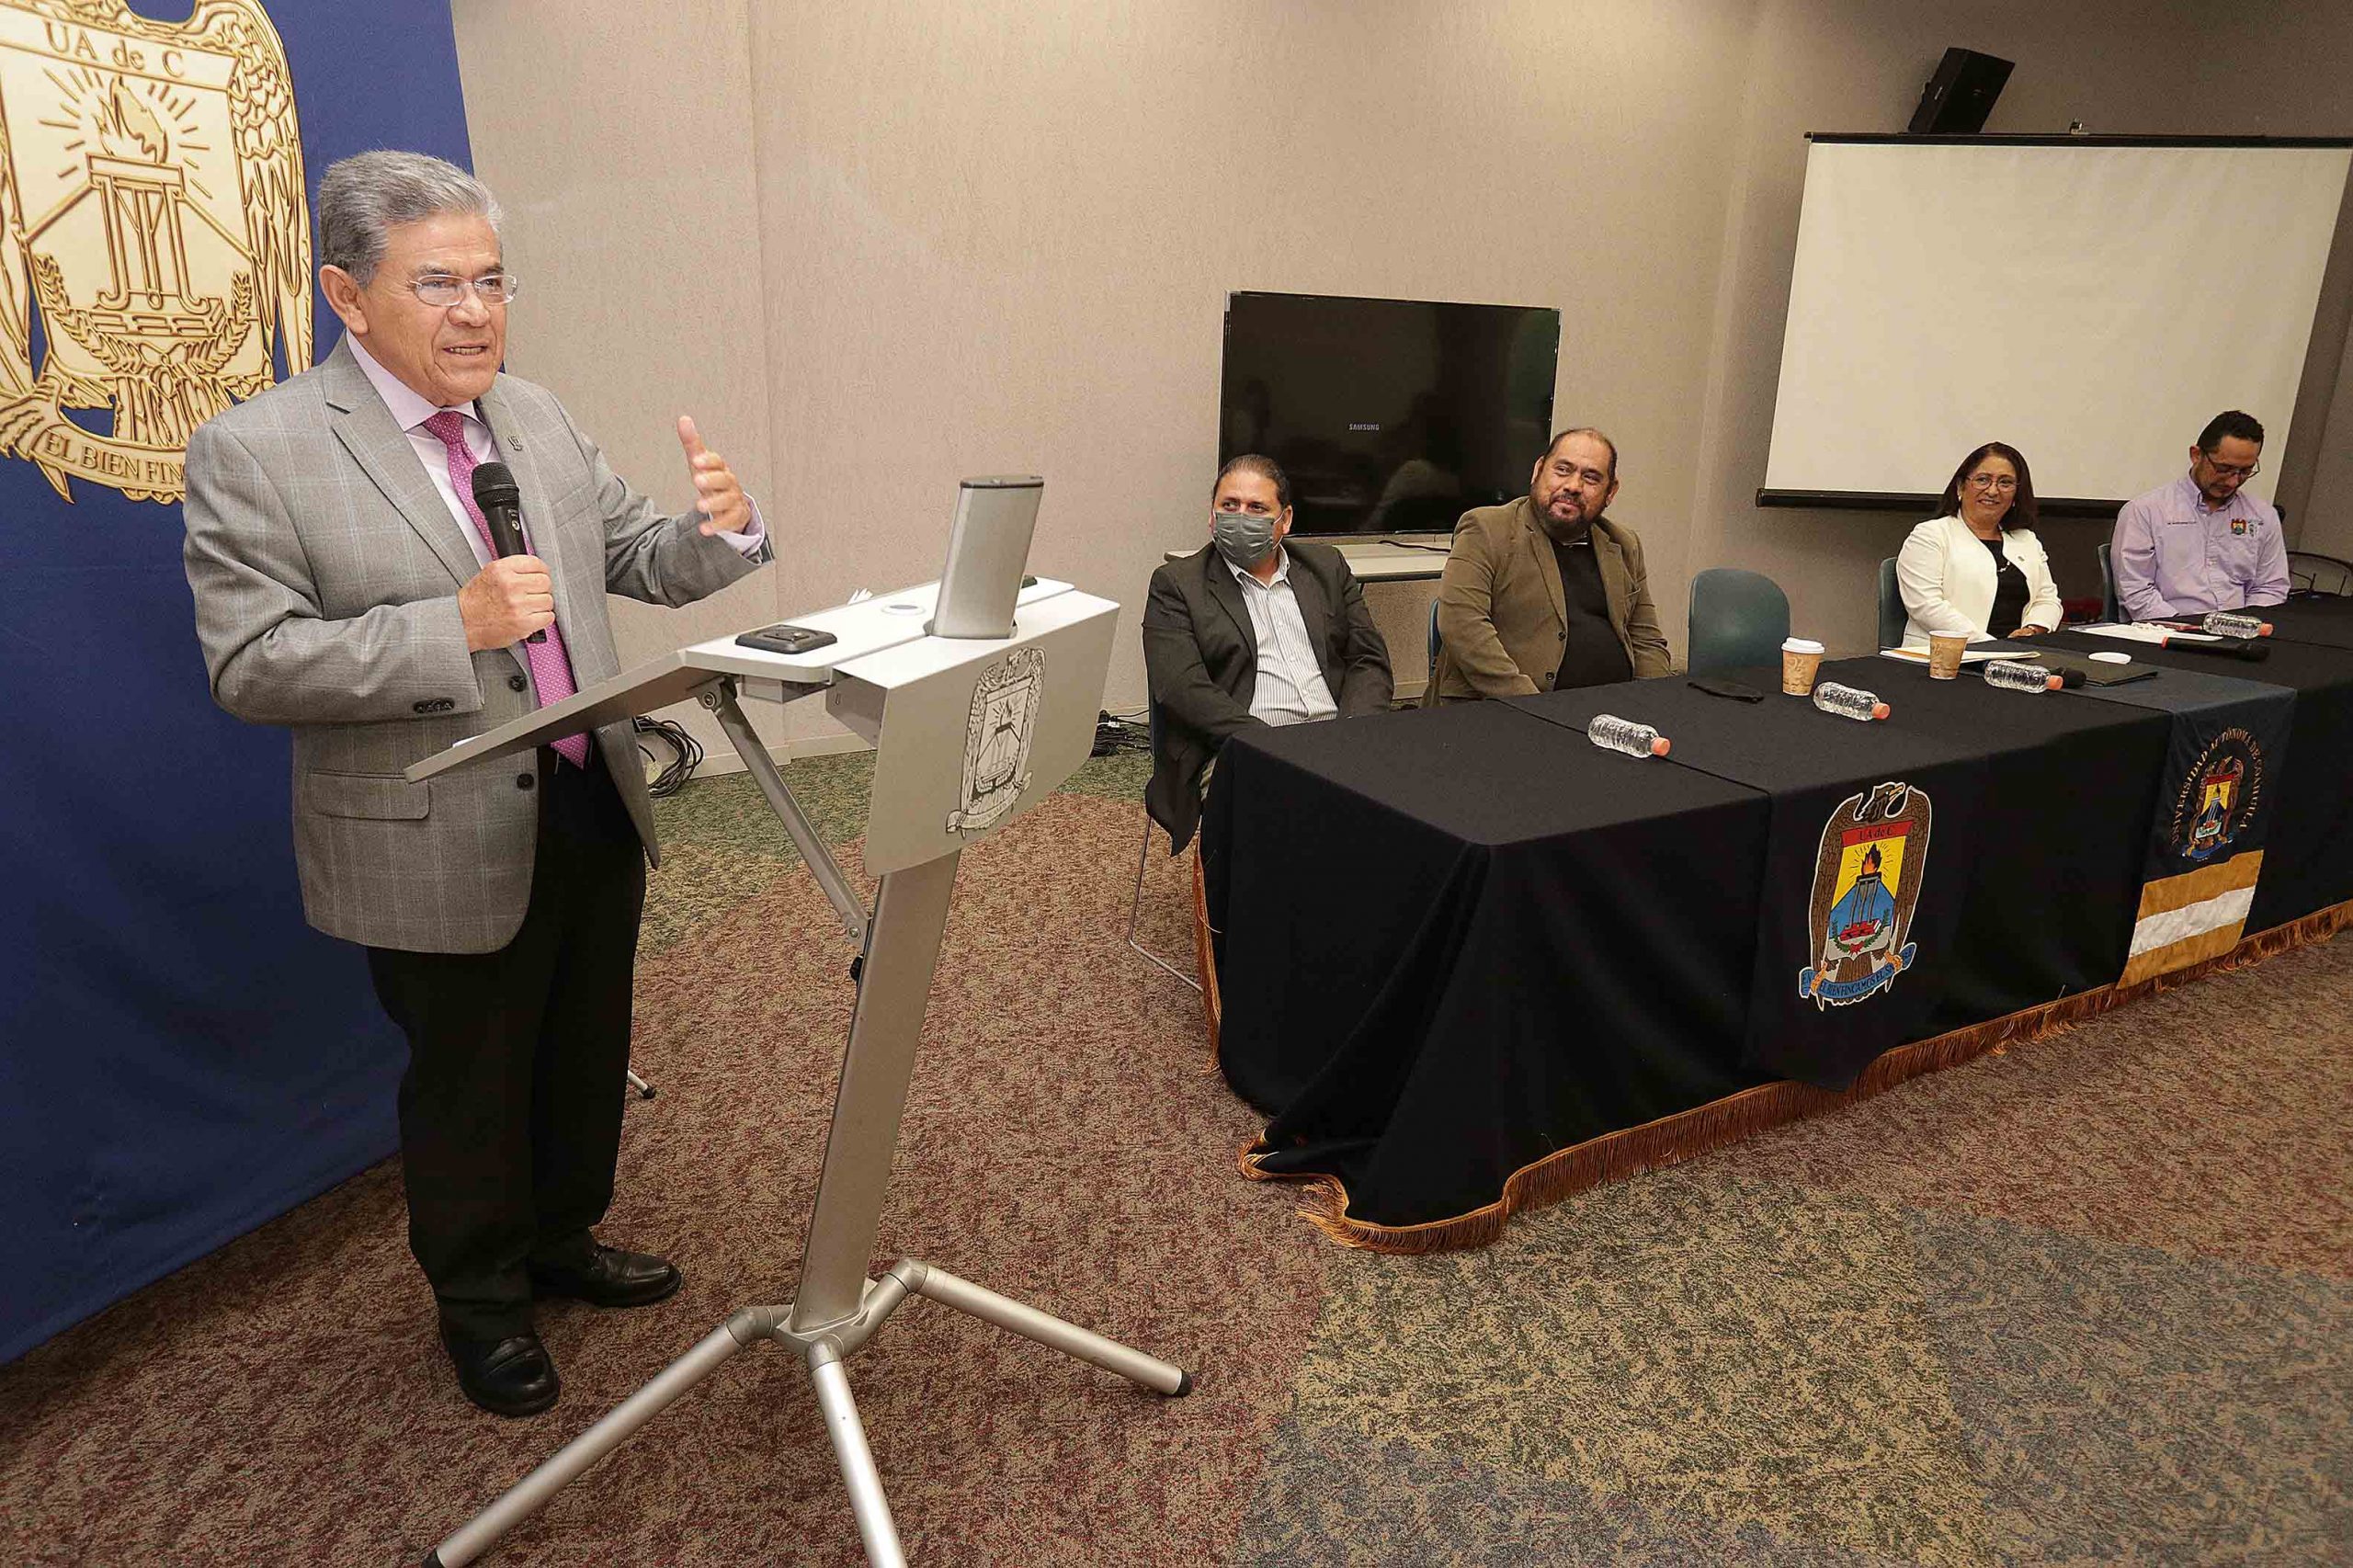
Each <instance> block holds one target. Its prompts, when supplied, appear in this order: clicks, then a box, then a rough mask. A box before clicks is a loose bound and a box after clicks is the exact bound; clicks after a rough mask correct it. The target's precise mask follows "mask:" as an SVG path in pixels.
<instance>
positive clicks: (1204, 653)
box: [1143, 453, 1391, 852]
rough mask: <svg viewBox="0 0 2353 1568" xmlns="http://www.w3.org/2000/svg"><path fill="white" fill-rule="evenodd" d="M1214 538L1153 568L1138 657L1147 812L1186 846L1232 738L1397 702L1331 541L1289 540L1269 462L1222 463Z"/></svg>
mask: <svg viewBox="0 0 2353 1568" xmlns="http://www.w3.org/2000/svg"><path fill="white" fill-rule="evenodd" d="M1212 494H1213V501H1212V506H1211V515H1210V542H1209V543H1208V544H1206V545H1203V546H1202V547H1201V548H1200V549H1199V550H1198V551H1194V552H1193V553H1192V554H1190V555H1188V556H1186V557H1184V558H1183V559H1181V560H1177V561H1171V562H1168V563H1167V564H1166V565H1165V566H1163V567H1161V568H1160V570H1158V571H1157V572H1154V574H1152V592H1151V596H1150V597H1148V598H1147V599H1146V600H1145V603H1144V611H1143V664H1144V674H1145V676H1146V678H1147V679H1148V680H1149V681H1150V682H1151V686H1152V699H1153V700H1154V702H1156V703H1158V704H1159V705H1160V721H1161V733H1160V745H1159V748H1158V750H1157V751H1156V753H1155V754H1154V756H1153V759H1152V782H1151V784H1150V785H1149V786H1147V787H1146V789H1145V790H1144V808H1145V809H1146V810H1147V811H1149V812H1151V813H1152V820H1153V821H1154V822H1156V823H1158V824H1160V825H1161V826H1162V827H1164V828H1165V829H1166V830H1167V832H1168V837H1169V843H1170V847H1171V850H1172V852H1173V851H1174V850H1176V849H1182V848H1183V847H1184V846H1185V845H1186V843H1187V842H1188V840H1189V839H1191V837H1192V836H1193V829H1194V827H1195V826H1196V825H1197V824H1199V820H1200V814H1201V808H1200V781H1201V776H1202V774H1203V773H1204V772H1206V771H1207V770H1208V767H1209V765H1210V760H1211V758H1212V757H1214V756H1216V755H1217V751H1218V748H1219V747H1220V746H1222V745H1223V744H1225V739H1226V737H1227V736H1228V735H1231V734H1233V733H1234V732H1235V731H1236V730H1242V729H1246V728H1248V727H1249V726H1250V725H1252V724H1300V723H1304V722H1307V721H1308V720H1311V719H1329V718H1333V717H1335V716H1336V715H1353V714H1358V713H1378V712H1380V711H1381V710H1383V709H1386V708H1387V707H1388V706H1389V698H1390V691H1391V684H1390V677H1389V648H1388V645H1387V644H1386V643H1384V642H1382V641H1381V632H1380V630H1379V629H1378V628H1376V627H1375V626H1374V625H1373V624H1372V617H1371V616H1370V614H1368V613H1367V612H1366V610H1365V608H1364V596H1363V595H1362V594H1361V593H1360V592H1358V588H1357V579H1356V574H1354V573H1352V572H1350V571H1349V570H1348V563H1347V561H1346V560H1344V559H1343V558H1342V557H1341V555H1340V552H1339V551H1336V550H1334V549H1333V548H1332V547H1331V546H1329V545H1324V544H1306V543H1286V542H1285V541H1284V537H1283V536H1284V535H1286V534H1288V533H1290V519H1291V512H1290V480H1289V479H1288V478H1287V477H1285V476H1284V473H1283V471H1282V469H1281V468H1280V467H1279V466H1278V465H1277V464H1276V462H1275V460H1273V459H1272V458H1266V457H1260V456H1258V455H1257V454H1256V453H1248V454H1245V455H1244V456H1242V457H1238V458H1235V459H1234V460H1233V461H1232V462H1229V463H1227V464H1226V465H1225V467H1224V468H1223V469H1222V471H1220V472H1219V474H1218V476H1217V488H1216V490H1215V491H1214V492H1213V493H1212Z"/></svg>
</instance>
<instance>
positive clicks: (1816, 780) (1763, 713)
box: [1201, 602, 2353, 1250]
mask: <svg viewBox="0 0 2353 1568" xmlns="http://www.w3.org/2000/svg"><path fill="white" fill-rule="evenodd" d="M2266 613H2267V614H2268V613H2270V612H2266ZM2276 625H2277V628H2278V631H2277V634H2276V635H2275V636H2274V637H2273V638H2271V639H2268V640H2267V641H2268V644H2269V656H2268V658H2267V660H2266V661H2265V662H2264V663H2262V664H2259V665H2254V664H2239V663H2234V662H2229V661H2223V660H2218V659H2214V658H2211V657H2208V656H2202V655H2199V654H2195V653H2178V652H2175V651H2172V650H2152V649H2149V648H2145V647H2143V646H2138V645H2134V646H2131V647H2129V648H2127V649H2126V651H2128V652H2130V653H2132V655H2133V657H2134V658H2135V659H2136V660H2140V661H2143V662H2145V663H2149V664H2152V665H2156V666H2158V668H2159V671H2160V673H2159V674H2158V675H2157V676H2155V677H2154V678H2153V679H2149V680H2146V681H2141V682H2135V683H2132V684H2130V685H2123V686H2117V687H2106V688H2100V689H2097V690H2095V689H2092V688H2088V687H2087V688H2083V689H2079V690H2078V689H2070V690H2063V691H2056V692H2048V693H2043V694H2039V695H2037V694H2021V693H2017V692H2011V691H2004V690H2000V689H1996V688H1994V687H1988V686H1986V685H1985V684H1984V682H1983V681H1981V680H1979V679H1977V678H1975V677H1974V676H1970V675H1964V676H1962V677H1961V678H1960V679H1957V680H1952V681H1936V680H1931V679H1930V678H1929V677H1928V675H1927V671H1926V670H1925V669H1924V668H1921V667H1919V666H1917V665H1906V664H1903V663H1899V662H1896V661H1893V660H1888V659H1879V658H1860V659H1850V660H1842V661H1836V662H1834V663H1831V664H1828V665H1824V669H1823V670H1822V673H1821V678H1822V679H1824V680H1838V681H1843V682H1845V683H1847V684H1848V685H1853V686H1860V687H1869V688H1870V689H1872V690H1875V691H1876V692H1878V694H1879V695H1880V696H1881V699H1884V700H1886V701H1887V702H1888V703H1889V704H1890V705H1891V709H1892V711H1891V713H1890V716H1889V717H1888V718H1887V719H1885V720H1882V721H1879V722H1869V723H1864V722H1856V721H1853V720H1848V719H1844V718H1839V717H1836V716H1835V715H1831V714H1827V713H1824V712H1822V711H1820V710H1816V709H1815V708H1814V707H1813V704H1812V703H1811V702H1809V701H1807V700H1805V699H1801V698H1790V697H1785V696H1783V695H1781V693H1780V691H1779V672H1778V671H1777V670H1766V669H1758V670H1754V671H1746V672H1740V673H1738V674H1736V675H1735V676H1733V678H1734V679H1735V680H1737V681H1740V682H1742V683H1744V684H1745V685H1747V686H1748V687H1752V688H1754V689H1755V690H1756V691H1760V692H1764V693H1766V694H1767V695H1766V697H1765V699H1764V700H1763V701H1761V702H1756V703H1747V702H1742V701H1738V700H1735V699H1727V698H1724V697H1722V696H1718V695H1715V694H1712V693H1710V692H1706V691H1702V690H1700V689H1699V688H1698V687H1694V686H1693V685H1691V684H1690V683H1689V682H1688V681H1687V680H1685V679H1684V678H1683V677H1681V676H1669V677H1665V678H1662V679H1657V680H1650V681H1634V682H1627V683H1623V684H1620V685H1615V686H1608V687H1590V688H1586V689H1583V690H1574V691H1565V692H1554V693H1548V694H1545V695H1542V696H1538V697H1530V698H1521V699H1509V700H1506V701H1500V702H1482V703H1472V704H1465V705H1460V706H1449V707H1445V708H1439V709H1436V710H1410V711H1401V712H1395V713H1388V714H1381V715H1376V716H1373V717H1370V718H1363V719H1353V720H1348V721H1345V722H1331V723H1323V724H1307V725H1300V726H1295V727H1290V728H1282V729H1256V730H1252V731H1249V732H1246V733H1243V734H1241V735H1238V736H1236V737H1234V739H1233V740H1232V741H1230V742H1229V743H1228V744H1227V745H1226V747H1225V749H1224V751H1223V753H1222V756H1221V757H1220V759H1219V762H1218V766H1217V768H1216V771H1215V776H1214V779H1213V781H1212V784H1211V790H1210V796H1209V800H1208V802H1207V806H1206V810H1205V814H1204V817H1203V822H1202V841H1201V842H1202V864H1203V868H1204V872H1205V878H1204V882H1205V889H1206V898H1207V903H1208V911H1207V913H1208V918H1209V924H1210V926H1211V932H1212V955H1213V960H1214V963H1215V971H1216V977H1217V982H1218V985H1217V994H1218V998H1219V1014H1218V1019H1217V1035H1218V1061H1219V1065H1220V1067H1221V1069H1222V1071H1223V1073H1224V1074H1225V1077H1226V1080H1227V1082H1228V1083H1229V1085H1232V1087H1233V1090H1234V1092H1235V1093H1237V1094H1238V1095H1240V1096H1242V1097H1243V1098H1244V1099H1245V1101H1247V1102H1248V1103H1249V1104H1250V1105H1252V1106H1253V1107H1254V1108H1256V1109H1258V1110H1259V1111H1260V1112H1261V1113H1263V1114H1264V1115H1265V1116H1266V1117H1267V1126H1266V1128H1265V1131H1264V1132H1263V1134H1262V1135H1261V1137H1260V1139H1259V1140H1258V1142H1256V1145H1255V1146H1253V1147H1252V1148H1251V1149H1250V1150H1249V1151H1247V1152H1246V1153H1245V1169H1246V1170H1248V1171H1249V1173H1250V1174H1252V1175H1254V1176H1262V1177H1273V1178H1291V1179H1306V1180H1312V1181H1313V1182H1315V1183H1316V1186H1317V1187H1318V1189H1319V1191H1320V1194H1321V1199H1320V1201H1321V1204H1322V1212H1321V1214H1320V1215H1316V1214H1315V1211H1314V1210H1311V1215H1312V1216H1314V1217H1316V1219H1317V1222H1318V1223H1319V1224H1323V1225H1324V1228H1325V1229H1326V1230H1328V1231H1331V1232H1332V1233H1335V1234H1336V1235H1340V1236H1341V1237H1342V1238H1343V1239H1347V1240H1352V1241H1357V1242H1359V1243H1362V1244H1369V1245H1376V1246H1384V1247H1388V1248H1391V1249H1392V1250H1423V1249H1424V1248H1426V1247H1427V1248H1435V1247H1440V1246H1449V1245H1466V1244H1477V1243H1478V1242H1480V1241H1483V1240H1485V1239H1489V1238H1491V1237H1492V1236H1493V1234H1495V1231H1496V1229H1497V1227H1499V1226H1500V1224H1501V1221H1502V1216H1503V1214H1504V1213H1505V1212H1506V1210H1508V1209H1510V1208H1514V1207H1520V1206H1525V1205H1526V1204H1527V1203H1529V1202H1530V1201H1533V1200H1537V1199H1538V1198H1540V1195H1541V1193H1542V1190H1543V1187H1542V1184H1543V1181H1544V1179H1545V1173H1547V1172H1560V1171H1564V1170H1566V1169H1567V1168H1568V1165H1567V1163H1573V1162H1574V1160H1575V1159H1576V1157H1577V1156H1578V1155H1579V1154H1580V1153H1587V1154H1593V1155H1595V1156H1597V1157H1600V1156H1602V1155H1603V1154H1604V1153H1606V1152H1607V1151H1608V1149H1610V1148H1611V1146H1612V1145H1613V1143H1614V1142H1616V1141H1618V1140H1620V1139H1621V1138H1622V1137H1623V1136H1624V1135H1627V1134H1629V1133H1631V1132H1635V1131H1637V1130H1650V1131H1656V1130H1658V1129H1660V1128H1662V1127H1677V1126H1682V1125H1685V1124H1687V1123H1688V1124H1690V1125H1693V1126H1694V1127H1696V1128H1698V1129H1699V1142H1700V1143H1701V1144H1704V1143H1705V1142H1707V1141H1708V1138H1709V1131H1708V1128H1709V1126H1710V1125H1712V1126H1713V1128H1714V1130H1715V1131H1716V1132H1717V1133H1722V1131H1723V1130H1724V1129H1725V1128H1727V1127H1730V1126H1733V1122H1734V1121H1735V1120H1736V1119H1734V1118H1727V1117H1719V1118H1718V1119H1717V1121H1716V1122H1715V1123H1713V1124H1709V1123H1708V1118H1709V1117H1710V1115H1711V1112H1714V1111H1718V1110H1721V1108H1724V1107H1726V1106H1728V1105H1731V1104H1733V1103H1735V1102H1739V1101H1742V1100H1744V1099H1745V1097H1747V1096H1750V1095H1751V1094H1752V1093H1754V1092H1756V1091H1759V1090H1760V1089H1761V1088H1762V1087H1763V1086H1765V1085H1787V1084H1789V1083H1791V1082H1794V1083H1796V1084H1802V1085H1813V1086H1814V1087H1815V1088H1817V1089H1819V1090H1824V1091H1833V1092H1835V1091H1839V1090H1844V1089H1846V1088H1847V1087H1848V1086H1849V1085H1854V1084H1855V1083H1856V1082H1857V1081H1858V1079H1859V1077H1860V1076H1861V1075H1863V1074H1866V1073H1867V1072H1868V1071H1869V1070H1870V1067H1871V1064H1872V1063H1873V1062H1874V1061H1876V1060H1877V1059H1879V1058H1880V1057H1881V1055H1882V1053H1885V1052H1888V1051H1891V1050H1892V1049H1893V1048H1896V1047H1900V1046H1904V1045H1906V1044H1908V1043H1912V1042H1918V1041H1923V1040H1936V1039H1951V1038H1957V1036H1956V1031H1961V1032H1962V1033H1966V1032H1967V1031H1970V1030H1972V1028H1973V1027H1976V1026H1993V1025H1995V1022H1996V1021H1997V1020H2005V1019H2013V1018H2017V1017H2021V1016H2023V1015H2027V1014H2028V1013H2029V1011H2030V1010H2033V1009H2039V1008H2044V1007H2047V1006H2049V1005H2051V1004H2053V1003H2062V1002H2064V1001H2065V1000H2066V999H2068V998H2091V999H2093V1000H2097V999H2098V997H2099V996H2102V995H2105V994H2108V993H2109V988H2110V987H2113V986H2115V985H2116V984H2117V983H2118V982H2119V981H2120V978H2122V977H2123V976H2124V975H2125V974H2126V972H2127V971H2128V968H2133V969H2136V971H2154V972H2162V971H2164V969H2165V968H2166V967H2182V966H2183V965H2185V964H2186V963H2188V962H2189V961H2192V960H2198V959H2201V958H2203V957H2207V956H2211V954H2212V953H2213V952H2214V951H2217V950H2220V949H2227V948H2228V947H2230V946H2232V945H2234V943H2235V942H2236V941H2237V940H2238V939H2239V937H2240V934H2241V932H2242V930H2244V931H2245V933H2249V934H2251V933H2254V932H2256V931H2258V930H2261V929H2263V928H2265V927H2266V926H2284V925H2287V924H2289V923H2291V922H2295V921H2298V920H2301V919H2302V918H2304V917H2306V916H2309V915H2314V914H2315V913H2316V912H2319V911H2322V910H2325V909H2328V908H2330V907H2331V906H2334V905H2336V904H2339V903H2345V902H2346V901H2347V900H2353V810H2348V807H2347V799H2346V797H2347V790H2346V787H2345V784H2346V778H2347V763H2348V761H2353V602H2347V603H2345V604H2344V605H2343V607H2342V608H2339V607H2337V606H2335V605H2329V606H2311V605H2302V604H2299V605H2293V606H2287V607H2281V610H2280V613H2279V616H2278V617H2277V619H2276ZM2340 636H2341V637H2343V638H2344V639H2345V641H2344V642H2342V643H2337V644H2330V643H2326V642H2324V641H2323V640H2324V639H2328V638H2335V637H2340ZM2296 638H2303V639H2309V640H2307V641H2294V640H2291V639H2296ZM2054 645H2059V646H2072V647H2076V648H2080V649H2085V650H2100V649H2116V648H2119V647H2120V646H2123V645H2121V644H2119V643H2117V642H2112V641H2108V640H2102V639H2098V638H2095V637H2089V636H2082V635H2076V634H2062V635H2061V636H2059V637H2058V638H2056V639H2055V640H2054ZM1597 713H1615V714H1618V715H1620V717H1623V718H1629V719H1634V720H1638V721H1640V722H1644V723H1648V724H1651V725H1653V726H1654V727H1655V728H1656V729H1657V730H1659V731H1660V732H1661V733H1664V734H1665V735H1667V736H1668V737H1670V739H1671V741H1672V743H1673V744H1672V750H1671V752H1670V754H1669V755H1668V756H1665V757H1654V758H1637V757H1629V756H1622V755H1620V754H1618V753H1615V752H1610V751H1606V750H1603V749H1602V748H1600V747H1598V746H1596V745H1594V744H1592V743H1591V742H1590V741H1588V740H1587V739H1586V735H1585V733H1584V726H1585V724H1586V721H1587V720H1589V719H1591V718H1592V717H1593V716H1594V715H1596V714H1597ZM2265 846H2268V849H2269V853H2268V854H2266V853H2264V848H2265ZM2256 868H2259V876H2258V874H2257V870H2256ZM2250 880H2252V891H2251V899H2252V904H2251V907H2250V906H2249V897H2250V892H2249V890H2248V889H2247V888H2246V887H2244V886H2236V885H2235V884H2237V883H2243V882H2246V881H2250ZM1719 1141H1720V1140H1719ZM1564 1162H1565V1163H1564ZM1602 1163H1603V1164H1605V1165H1606V1164H1607V1160H1606V1159H1603V1160H1602ZM1634 1163H1636V1164H1640V1163H1643V1160H1641V1159H1637V1160H1636V1161H1635V1162H1634ZM1587 1165H1588V1167H1590V1166H1591V1165H1592V1162H1591V1161H1588V1162H1587ZM1580 1184H1582V1183H1581V1182H1577V1181H1572V1182H1570V1183H1569V1185H1580ZM1560 1189H1561V1190H1565V1189H1566V1187H1561V1188H1560Z"/></svg>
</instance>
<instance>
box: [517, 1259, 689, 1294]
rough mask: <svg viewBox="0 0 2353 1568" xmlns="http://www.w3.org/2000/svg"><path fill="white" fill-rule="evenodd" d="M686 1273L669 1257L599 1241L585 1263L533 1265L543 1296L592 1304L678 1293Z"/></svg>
mask: <svg viewBox="0 0 2353 1568" xmlns="http://www.w3.org/2000/svg"><path fill="white" fill-rule="evenodd" d="M685 1281H686V1276H684V1275H682V1274H680V1273H679V1272H678V1266H677V1265H676V1264H675V1263H672V1262H671V1261H670V1260H669V1259H668V1258H666V1257H656V1256H654V1255H653V1254H652V1253H649V1252H623V1251H622V1250H621V1249H620V1248H619V1247H608V1246H606V1245H603V1244H601V1243H600V1244H598V1245H597V1248H596V1250H595V1251H594V1252H593V1253H591V1254H590V1256H589V1259H588V1261H587V1262H586V1263H585V1264H583V1265H578V1266H574V1267H550V1266H548V1265H545V1264H538V1263H535V1264H533V1265H531V1290H532V1291H533V1293H535V1294H537V1295H541V1296H570V1297H571V1298H573V1299H574V1301H585V1302H587V1303H588V1304H589V1305H590V1306H592V1307H643V1306H651V1305H652V1304H653V1303H654V1302H655V1301H664V1300H665V1299H667V1298H669V1297H671V1296H674V1295H676V1294H677V1290H678V1287H679V1286H680V1285H681V1284H683V1283H685Z"/></svg>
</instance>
